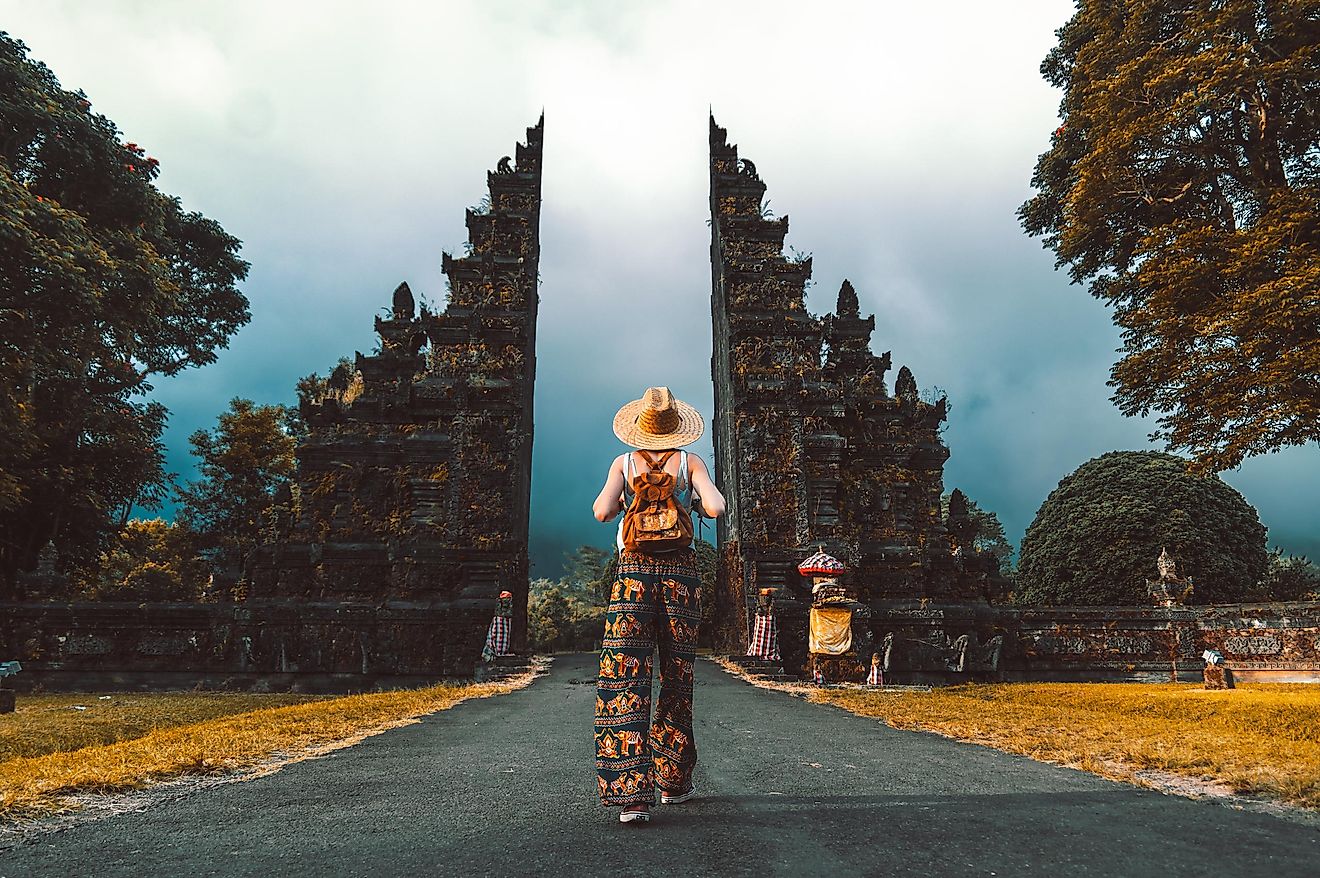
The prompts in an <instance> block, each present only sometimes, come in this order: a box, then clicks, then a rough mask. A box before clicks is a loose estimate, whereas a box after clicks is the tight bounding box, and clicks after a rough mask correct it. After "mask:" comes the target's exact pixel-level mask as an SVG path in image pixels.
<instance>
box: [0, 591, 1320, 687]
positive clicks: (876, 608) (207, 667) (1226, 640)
mask: <svg viewBox="0 0 1320 878" xmlns="http://www.w3.org/2000/svg"><path fill="white" fill-rule="evenodd" d="M777 607H778V611H779V617H780V628H781V632H780V633H781V637H780V646H781V649H782V650H783V653H784V659H785V667H786V669H787V670H788V671H790V672H793V673H800V672H801V670H802V662H803V660H804V658H805V637H806V635H805V627H806V626H805V609H804V608H802V605H801V604H797V603H796V602H792V601H777ZM871 613H872V616H871V620H870V623H869V624H870V628H871V631H872V632H873V634H874V643H875V646H876V649H877V650H878V651H880V652H881V654H882V655H885V654H886V651H887V657H888V667H887V669H886V679H887V680H888V681H889V682H891V683H936V684H947V683H958V682H970V681H991V680H1010V681H1028V680H1032V681H1135V682H1163V681H1168V680H1171V679H1174V678H1175V677H1176V678H1177V679H1179V680H1184V681H1191V680H1199V679H1200V677H1201V668H1202V666H1203V663H1202V660H1201V652H1202V651H1203V650H1205V649H1218V650H1220V651H1221V652H1223V654H1224V656H1225V659H1226V662H1227V666H1228V667H1229V668H1230V669H1231V670H1232V671H1233V673H1234V676H1235V678H1236V679H1237V680H1238V681H1275V682H1289V681H1295V682H1320V603H1292V604H1259V605H1230V606H1212V607H1186V608H1175V609H1169V610H1164V609H1155V608H1149V609H1147V608H1130V607H1038V608H1020V607H995V606H988V605H985V604H981V605H975V604H935V603H928V604H925V605H922V604H921V603H920V602H901V601H898V602H896V601H879V602H875V603H873V604H871ZM483 619H484V621H486V622H488V621H489V617H488V616H487V615H485V613H484V611H482V614H481V615H480V616H478V615H472V614H464V613H462V612H456V611H453V610H449V609H436V608H431V607H427V606H425V605H421V604H416V603H408V602H401V601H395V602H387V603H386V604H384V605H369V604H361V603H352V602H340V601H334V602H325V601H274V602H264V603H262V602H250V603H245V604H129V603H75V604H55V603H25V604H0V650H2V651H3V655H0V658H4V659H10V658H17V659H18V660H20V661H21V662H22V663H23V668H24V669H23V672H22V673H21V674H19V675H18V676H17V677H15V678H14V679H15V682H16V685H17V686H18V687H19V688H20V689H30V688H32V687H33V686H36V685H40V686H41V687H43V688H46V689H52V690H57V689H64V690H98V689H100V690H110V689H118V690H124V689H161V688H192V687H194V686H203V687H206V688H219V689H245V690H247V689H251V690H292V691H300V692H344V691H363V690H369V689H374V688H387V687H394V686H402V685H421V684H423V683H428V682H432V681H434V680H436V679H439V678H440V677H443V676H449V675H459V674H466V673H468V672H469V671H470V669H471V667H472V666H473V664H474V663H475V662H476V659H477V651H478V650H479V649H480V644H479V643H477V644H474V643H473V642H472V641H471V638H469V637H468V636H467V632H468V631H469V630H470V629H471V627H472V626H474V625H476V624H478V622H482V620H483ZM483 624H484V623H483ZM995 638H1000V640H999V641H998V643H997V644H996V641H995ZM886 641H888V644H886ZM866 663H869V659H867V660H866Z"/></svg>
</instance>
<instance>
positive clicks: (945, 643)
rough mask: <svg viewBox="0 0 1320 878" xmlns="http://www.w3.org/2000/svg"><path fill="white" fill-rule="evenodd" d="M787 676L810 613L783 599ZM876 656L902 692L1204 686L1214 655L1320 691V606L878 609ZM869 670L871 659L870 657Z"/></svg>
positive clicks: (1239, 669) (1252, 673)
mask: <svg viewBox="0 0 1320 878" xmlns="http://www.w3.org/2000/svg"><path fill="white" fill-rule="evenodd" d="M777 606H778V608H779V614H780V628H781V636H780V648H781V650H782V651H783V653H784V660H785V668H786V670H788V671H789V672H791V673H801V669H802V664H803V661H804V660H805V640H806V633H805V628H806V625H805V617H806V610H805V607H804V606H803V605H802V604H800V603H799V602H796V601H779V602H777ZM870 608H871V619H870V621H869V625H870V629H871V632H872V634H873V642H874V644H875V649H876V651H877V652H879V653H880V654H881V655H882V657H884V658H885V659H886V679H887V680H888V681H889V682H895V683H956V682H959V681H971V680H1011V681H1026V680H1032V681H1136V682H1160V681H1169V680H1173V679H1179V680H1199V679H1201V669H1202V668H1203V666H1204V662H1203V660H1202V658H1201V653H1202V652H1203V651H1204V650H1206V649H1217V650H1219V651H1220V652H1222V653H1223V655H1224V658H1225V661H1226V664H1227V667H1228V668H1229V669H1231V670H1232V671H1233V673H1234V676H1235V677H1236V679H1237V680H1239V681H1275V682H1320V603H1286V604H1241V605H1239V604H1233V605H1220V606H1206V607H1175V608H1170V609H1162V608H1153V607H1152V608H1143V607H1008V606H990V605H986V604H979V605H978V604H937V603H926V604H922V603H920V602H915V603H914V602H901V601H898V602H896V601H877V602H873V603H872V604H871V605H870ZM862 661H863V664H869V656H864V657H862Z"/></svg>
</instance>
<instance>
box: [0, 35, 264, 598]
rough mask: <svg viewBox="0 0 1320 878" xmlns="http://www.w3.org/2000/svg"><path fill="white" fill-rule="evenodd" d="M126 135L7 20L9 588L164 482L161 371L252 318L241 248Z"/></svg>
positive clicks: (3, 67)
mask: <svg viewBox="0 0 1320 878" xmlns="http://www.w3.org/2000/svg"><path fill="white" fill-rule="evenodd" d="M158 170H159V162H157V160H156V159H155V158H152V157H150V156H148V155H147V154H146V152H145V150H143V148H142V147H140V146H138V145H137V144H135V143H131V142H127V143H126V142H123V141H121V139H120V132H119V130H118V128H116V127H115V124H114V123H113V122H111V121H110V120H109V119H107V118H106V117H104V116H102V115H100V114H97V113H94V112H92V111H91V103H90V102H89V101H88V99H87V97H86V95H85V94H83V93H82V92H81V91H77V92H70V91H65V90H64V89H63V88H61V87H60V84H59V82H58V80H57V79H56V78H55V75H54V74H53V73H52V72H51V71H50V70H49V69H48V68H47V67H46V66H45V65H44V64H41V63H39V62H36V61H33V60H31V59H29V58H28V50H27V47H26V46H24V45H23V44H22V43H21V42H18V41H16V40H14V39H12V38H11V37H9V36H8V35H7V34H4V33H2V32H0V587H4V588H5V590H11V589H12V588H13V585H14V582H15V575H16V573H17V571H18V570H20V569H27V568H31V567H32V566H33V565H34V564H35V561H36V555H37V552H38V551H39V550H40V549H41V547H42V546H43V545H45V544H46V542H47V541H49V540H52V539H53V540H54V541H55V543H56V545H57V547H58V549H59V552H60V556H61V559H62V561H63V563H64V564H65V565H66V566H79V565H92V566H94V565H95V563H96V559H97V557H98V556H99V555H100V553H101V551H102V549H103V548H104V547H105V545H106V543H107V541H108V540H109V538H110V536H111V535H113V534H114V533H115V532H117V530H118V529H119V527H120V526H121V525H122V524H123V523H124V522H125V521H127V518H128V513H129V510H130V509H131V508H132V507H133V505H134V504H144V505H150V504H151V502H152V501H153V500H158V499H160V498H161V497H163V496H164V495H165V493H166V492H167V490H168V477H167V475H166V473H165V472H164V468H163V455H162V449H161V442H160V436H161V431H162V430H163V428H164V424H165V418H166V411H165V409H164V408H163V407H162V406H160V405H159V404H156V403H152V402H148V401H145V399H144V394H146V393H147V392H148V391H149V390H150V389H151V385H150V383H149V381H150V379H151V377H152V376H154V375H174V374H176V373H178V372H179V371H181V370H183V369H185V368H187V367H189V366H201V365H205V364H207V363H210V362H212V361H214V359H215V357H216V352H217V350H218V349H219V348H222V347H224V346H225V345H226V344H227V341H228V339H229V337H230V336H231V335H232V334H233V333H234V332H235V331H236V330H237V329H238V328H239V327H240V326H242V325H243V324H244V323H246V322H247V320H248V316H249V315H248V306H247V299H246V298H245V297H244V296H243V294H242V293H241V292H240V291H239V290H238V288H237V286H236V284H237V282H238V281H240V280H242V279H243V278H244V277H245V276H246V274H247V268H248V266H247V263H246V262H244V261H243V260H242V259H240V258H239V257H238V249H239V242H238V240H237V239H235V238H233V237H232V236H230V235H229V234H227V233H226V232H225V231H224V229H222V228H221V227H220V226H219V225H218V224H216V223H215V222H214V221H212V220H210V219H207V218H206V217H204V216H202V215H201V214H199V213H195V212H188V211H185V210H184V209H183V208H182V206H181V205H180V203H179V200H178V199H177V198H173V197H170V196H168V195H165V194H164V193H162V192H160V191H159V190H158V189H157V188H156V187H155V185H154V182H153V181H154V180H155V179H156V176H157V173H158Z"/></svg>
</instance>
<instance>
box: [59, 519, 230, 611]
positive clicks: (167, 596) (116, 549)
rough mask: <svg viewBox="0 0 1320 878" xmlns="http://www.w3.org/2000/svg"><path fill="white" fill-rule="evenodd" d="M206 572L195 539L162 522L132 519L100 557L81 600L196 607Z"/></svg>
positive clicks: (202, 595)
mask: <svg viewBox="0 0 1320 878" xmlns="http://www.w3.org/2000/svg"><path fill="white" fill-rule="evenodd" d="M207 579H208V569H207V565H206V563H205V562H204V561H203V560H202V559H201V558H200V557H199V556H198V554H197V544H196V536H195V535H194V534H193V533H192V532H191V531H189V530H188V529H187V528H185V527H183V526H181V525H177V524H169V523H167V522H165V521H164V520H162V519H159V518H152V519H139V518H134V519H131V520H130V521H129V522H128V523H127V524H126V525H125V526H124V529H123V530H121V531H120V532H119V533H118V534H117V535H116V537H115V538H114V540H113V541H112V543H111V548H110V549H109V551H107V552H106V553H105V555H104V556H102V559H101V564H100V569H99V571H98V576H97V578H96V581H95V582H94V584H93V585H92V586H91V587H90V588H88V589H86V591H85V593H84V594H83V595H82V597H85V598H88V599H91V600H107V601H198V600H204V599H206V598H207V597H210V595H208V594H207V588H206V587H207Z"/></svg>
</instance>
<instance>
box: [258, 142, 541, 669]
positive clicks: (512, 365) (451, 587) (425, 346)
mask: <svg viewBox="0 0 1320 878" xmlns="http://www.w3.org/2000/svg"><path fill="white" fill-rule="evenodd" d="M543 131H544V118H542V120H541V121H538V123H537V124H536V126H535V127H533V128H529V129H527V142H526V143H525V144H518V146H517V150H516V154H515V156H513V157H509V156H506V157H504V158H502V159H501V160H500V161H499V163H498V166H497V168H496V170H494V171H491V172H488V173H487V175H486V181H487V185H488V188H489V207H488V208H487V209H480V210H472V209H469V210H468V212H467V228H468V233H469V242H468V244H467V253H466V255H464V256H460V257H453V256H450V255H449V254H448V253H446V254H444V257H443V270H444V273H445V275H446V277H447V278H448V285H449V300H448V303H447V306H446V308H445V310H444V311H442V312H440V313H431V312H430V311H428V310H427V309H426V308H425V307H423V308H421V309H420V311H419V309H418V308H417V304H416V302H415V300H414V298H413V294H412V291H411V290H410V289H409V287H408V285H407V284H406V283H405V284H400V285H399V287H398V288H397V289H396V290H395V291H394V295H393V297H392V300H391V301H390V307H389V314H388V316H386V317H377V318H376V320H375V329H376V332H377V334H378V335H379V336H380V344H379V348H378V349H377V350H376V351H375V352H374V353H372V354H362V353H361V352H359V353H357V354H356V355H355V357H354V360H353V363H352V365H351V366H349V367H347V368H344V367H341V368H337V369H336V370H335V371H334V372H333V373H332V374H331V375H330V377H329V379H328V380H327V381H325V382H324V383H322V384H321V385H319V386H314V387H304V388H301V390H302V393H301V396H302V399H301V404H300V410H301V413H302V416H303V418H304V419H305V420H306V422H307V426H308V436H307V438H306V440H305V441H304V442H303V443H302V444H301V445H300V446H299V448H298V473H297V477H296V483H295V485H294V486H293V489H292V490H290V491H286V492H283V493H282V494H281V495H280V496H279V497H278V498H277V507H276V510H275V516H274V525H273V532H272V535H271V541H270V544H269V545H268V546H266V547H265V548H264V549H263V550H262V551H261V552H260V553H259V554H258V556H257V559H256V563H255V564H254V566H253V568H252V570H251V590H250V594H249V601H250V602H251V601H258V602H259V601H263V600H272V599H290V598H291V599H312V600H319V601H343V602H355V603H365V604H369V605H371V606H380V605H382V604H386V603H388V602H403V603H407V604H411V605H421V606H425V607H426V608H427V609H428V610H430V611H432V612H439V613H441V614H442V615H443V617H444V621H443V623H442V628H443V636H442V637H441V638H440V643H441V647H440V649H441V653H442V654H441V655H434V654H432V655H429V656H427V657H426V662H425V663H426V664H428V665H429V666H432V667H433V668H434V670H435V671H436V672H443V673H471V672H472V670H473V666H474V664H475V662H476V659H477V657H478V656H479V655H480V652H481V649H482V644H483V641H484V635H485V634H486V630H487V623H488V622H489V621H490V619H491V613H492V611H493V610H494V609H495V606H496V598H497V595H499V593H500V592H501V591H508V592H510V593H511V594H512V595H513V599H512V606H513V608H514V618H513V644H514V648H515V649H520V648H522V647H523V646H524V645H525V642H526V614H527V568H528V560H527V532H528V531H527V529H528V507H529V500H530V485H531V457H532V386H533V381H534V378H535V365H536V357H535V353H534V351H535V343H536V311H537V266H538V261H539V256H540V244H539V236H538V228H539V218H540V212H541V145H542V134H543ZM401 648H404V649H407V648H408V647H407V646H406V645H401ZM426 651H431V652H433V651H434V647H433V646H427V647H426Z"/></svg>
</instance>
